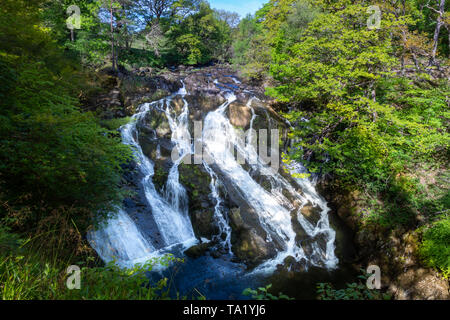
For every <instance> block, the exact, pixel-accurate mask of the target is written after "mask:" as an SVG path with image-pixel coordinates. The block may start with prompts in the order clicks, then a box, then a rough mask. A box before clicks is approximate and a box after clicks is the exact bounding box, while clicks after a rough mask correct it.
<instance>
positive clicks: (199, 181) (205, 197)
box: [138, 68, 301, 268]
mask: <svg viewBox="0 0 450 320" xmlns="http://www.w3.org/2000/svg"><path fill="white" fill-rule="evenodd" d="M141 72H142V73H145V74H147V73H148V72H147V71H146V70H141ZM229 72H230V71H229V70H225V71H224V70H215V69H213V68H211V69H205V70H201V71H199V72H190V71H189V70H185V71H183V74H184V75H183V76H182V77H179V78H178V81H179V80H180V79H183V82H184V83H185V85H186V90H187V92H188V94H187V95H186V96H184V99H185V100H186V101H187V103H188V104H189V120H190V123H189V127H190V131H191V134H193V132H192V131H193V130H192V128H193V121H202V120H204V118H205V117H206V115H207V114H208V113H209V112H211V111H214V110H216V109H217V108H218V107H219V106H220V105H222V104H223V103H224V102H225V101H226V100H225V98H224V97H223V95H222V94H220V92H221V89H220V88H219V87H218V86H217V84H216V83H214V80H215V79H217V80H218V82H219V83H220V84H219V86H225V87H229V88H235V86H236V82H235V81H234V80H233V79H232V78H231V77H229V76H228V75H229V74H231V73H229ZM169 78H170V77H169ZM172 80H173V79H172ZM172 80H170V81H172ZM158 81H159V80H158ZM161 81H162V80H161ZM170 81H169V80H168V79H165V80H164V83H166V84H167V83H170ZM179 82H180V81H179ZM157 85H160V84H158V83H156V84H155V86H157ZM239 87H240V88H242V89H239V90H237V91H236V92H235V94H236V96H237V100H236V101H235V102H234V103H232V104H231V105H230V106H229V108H228V110H227V111H228V113H229V118H230V122H231V123H232V124H233V125H234V126H235V127H237V128H239V129H242V130H247V129H249V127H250V121H251V119H252V116H253V113H252V111H251V109H250V108H249V107H247V106H246V104H247V102H248V100H249V98H250V96H251V94H248V93H245V92H243V90H244V88H249V87H248V86H247V85H245V84H242V85H239ZM162 89H163V90H166V89H170V90H171V92H176V91H177V90H178V89H179V88H169V87H168V86H167V85H166V86H162ZM249 89H251V88H249ZM152 92H153V93H152V94H155V93H156V90H154V89H152ZM162 96H164V94H161V97H162ZM153 97H154V96H153ZM149 99H153V98H152V97H150V98H149ZM184 103H185V102H184V101H183V98H182V97H180V96H178V97H175V98H174V99H172V101H171V110H173V111H172V112H173V113H174V114H173V115H174V116H178V115H179V114H180V113H181V112H182V110H183V106H184ZM251 106H252V107H253V108H254V112H255V114H256V118H255V121H254V123H253V125H254V129H256V130H258V129H269V130H270V129H271V128H278V127H280V126H283V124H282V123H280V122H279V121H278V120H276V119H273V118H272V116H271V113H270V110H268V109H267V108H266V107H265V104H263V103H262V102H260V101H258V100H253V102H252V105H251ZM165 109H166V106H159V107H158V106H157V105H156V104H155V105H154V107H152V109H151V110H150V112H148V114H147V115H146V117H145V119H144V121H142V124H139V126H138V131H139V143H140V145H141V147H142V150H143V152H144V154H145V155H146V156H147V157H149V158H150V159H151V161H152V162H154V169H155V175H154V177H153V182H154V184H155V186H156V188H157V190H158V191H159V192H160V193H163V192H164V188H165V184H166V182H167V178H168V175H169V172H170V169H171V168H172V166H173V161H172V159H171V155H172V151H173V148H174V145H173V143H172V141H171V136H172V132H171V129H170V125H169V123H168V119H167V116H166V114H165ZM244 167H245V168H246V170H250V168H249V166H248V165H247V166H244ZM214 171H215V172H216V174H218V175H219V173H218V169H217V168H215V170H214ZM179 178H180V183H181V184H182V185H183V186H184V188H185V189H186V191H187V194H188V197H189V214H190V218H191V222H192V226H193V229H194V233H195V235H196V237H197V238H206V239H208V240H213V239H216V238H217V236H219V233H220V231H219V227H218V224H217V221H216V218H215V210H214V209H215V206H216V204H217V203H216V200H215V199H214V198H213V197H212V196H211V187H210V183H211V177H210V175H209V173H208V172H207V171H206V169H205V168H204V167H203V165H196V164H181V165H180V166H179ZM220 178H221V181H222V182H223V186H222V187H221V188H220V190H219V191H220V193H221V198H222V199H223V205H224V207H225V211H226V212H227V213H228V219H229V224H230V227H231V228H232V232H231V244H232V250H233V253H234V255H235V257H236V258H237V259H238V260H239V261H241V262H244V263H246V264H247V266H248V267H250V268H252V267H255V266H257V265H258V264H260V263H261V262H263V261H265V260H267V259H270V258H273V257H275V256H276V253H277V250H281V249H283V248H282V247H281V245H280V243H283V241H282V240H280V239H273V238H272V239H270V241H269V237H268V235H267V233H266V231H265V230H264V229H263V228H262V226H261V222H260V221H259V217H258V213H257V212H255V210H254V209H253V208H252V207H251V206H249V204H248V203H247V201H246V200H245V198H244V197H243V196H242V195H241V191H240V190H239V186H237V185H234V184H233V183H231V181H226V179H225V178H224V177H220ZM254 178H255V179H256V180H258V179H259V178H258V177H254ZM263 180H264V179H263V178H262V177H260V179H259V180H258V181H261V183H265V184H266V187H267V191H268V192H271V188H272V187H271V184H270V182H269V181H263ZM300 228H301V227H300ZM300 228H299V229H300ZM216 244H217V243H216V241H212V242H211V243H208V244H205V243H204V244H201V245H199V246H196V247H193V248H191V249H190V250H188V252H186V254H187V255H190V256H192V257H198V256H201V255H204V254H205V253H206V252H210V251H211V250H209V249H210V247H211V246H215V245H216ZM211 252H212V253H211V254H213V253H214V254H218V252H219V251H217V250H215V251H211Z"/></svg>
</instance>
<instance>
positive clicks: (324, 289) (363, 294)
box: [317, 275, 391, 300]
mask: <svg viewBox="0 0 450 320" xmlns="http://www.w3.org/2000/svg"><path fill="white" fill-rule="evenodd" d="M358 278H359V279H361V280H360V281H359V282H357V283H356V282H354V283H347V286H346V288H344V289H339V290H337V289H334V288H333V286H332V285H331V283H318V284H317V294H318V299H319V300H390V299H391V297H390V296H389V295H388V294H383V293H381V292H380V291H379V290H375V289H368V288H367V285H366V281H367V279H368V275H360V276H359V277H358Z"/></svg>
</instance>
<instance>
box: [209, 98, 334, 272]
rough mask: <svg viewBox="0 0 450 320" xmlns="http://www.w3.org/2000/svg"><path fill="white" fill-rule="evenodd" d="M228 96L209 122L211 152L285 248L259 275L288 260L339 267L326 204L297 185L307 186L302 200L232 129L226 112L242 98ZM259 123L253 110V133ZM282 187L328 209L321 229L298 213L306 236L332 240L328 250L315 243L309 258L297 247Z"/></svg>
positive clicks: (312, 191) (311, 190) (270, 237)
mask: <svg viewBox="0 0 450 320" xmlns="http://www.w3.org/2000/svg"><path fill="white" fill-rule="evenodd" d="M225 95H226V98H227V101H226V102H225V103H224V104H223V105H222V106H220V107H219V108H218V109H217V110H216V111H213V112H210V113H209V114H208V115H207V116H206V118H205V124H204V129H203V142H204V144H205V148H206V151H207V153H208V155H209V157H210V158H211V160H212V161H213V162H214V164H215V165H216V166H217V167H218V168H219V169H220V171H221V173H222V174H224V175H225V176H226V177H227V178H228V179H229V181H231V182H232V183H233V185H234V187H235V188H236V189H237V190H239V192H240V194H242V195H243V196H244V197H245V199H246V201H247V203H248V204H249V205H250V206H251V207H252V208H253V209H254V210H255V212H257V214H258V219H259V222H260V224H261V226H262V227H263V229H264V230H265V231H266V233H267V235H268V239H267V241H272V240H275V241H277V242H278V244H279V245H281V247H282V248H283V249H282V250H281V251H280V252H278V254H277V256H276V257H275V258H274V259H272V260H269V261H266V262H265V263H263V264H262V265H260V266H259V267H258V268H257V269H256V271H257V272H258V271H262V272H270V271H273V270H275V268H276V266H277V265H278V264H280V263H282V262H283V260H284V259H285V258H286V257H288V256H292V257H294V258H295V259H296V260H297V261H302V260H304V261H306V262H308V263H310V264H312V265H319V266H323V265H325V266H327V267H329V268H333V267H335V265H336V263H337V258H336V257H335V255H334V247H333V246H334V240H335V233H334V231H333V230H332V229H331V228H330V226H329V223H328V210H327V208H326V205H324V204H323V202H320V198H319V197H318V195H317V193H316V191H315V189H314V188H313V187H312V186H311V184H310V183H309V184H308V183H307V182H302V181H297V183H299V185H300V186H301V187H303V186H304V187H305V188H304V189H302V191H303V192H304V194H305V196H302V195H300V194H299V193H298V192H297V191H296V190H295V189H294V188H293V187H292V186H291V185H290V184H289V183H288V182H287V181H286V180H285V179H284V178H283V177H282V176H281V175H279V174H278V173H276V172H274V171H273V170H272V169H271V168H270V167H268V166H267V165H266V164H264V163H263V162H262V160H261V159H260V158H259V155H258V154H257V153H256V150H255V148H253V147H252V146H251V145H250V144H247V146H245V142H243V141H241V140H240V139H241V138H240V137H239V136H238V135H237V134H236V130H235V129H234V127H233V126H232V125H231V123H230V121H229V119H228V117H227V116H226V112H225V111H226V109H227V107H228V106H229V105H230V104H231V103H232V102H234V101H235V100H236V97H235V95H234V94H233V93H231V92H229V91H226V92H225ZM253 99H254V98H250V100H249V102H248V103H247V107H250V108H251V101H252V100H253ZM254 119H255V113H254V110H253V109H252V120H251V128H250V129H253V121H254ZM251 134H252V130H250V137H249V138H250V139H249V140H252V137H251ZM230 145H231V147H230ZM233 148H236V149H237V150H238V153H240V155H241V156H243V157H244V159H245V160H247V161H248V163H250V164H251V166H252V169H253V170H255V171H258V172H259V173H260V174H263V175H264V176H266V177H268V179H269V180H270V182H271V185H272V192H268V191H266V190H265V189H264V188H263V187H262V186H261V185H260V184H258V183H257V182H256V181H255V180H254V179H253V178H252V176H251V175H250V173H249V172H247V171H246V170H244V168H243V167H242V166H241V165H240V164H239V163H238V162H237V159H236V158H235V156H234V154H233V152H232V150H233ZM282 188H285V189H287V190H288V191H289V192H290V193H291V195H292V196H294V197H295V198H297V199H298V200H299V201H300V203H302V204H303V205H304V204H306V203H307V202H308V200H310V201H311V202H312V203H313V204H318V205H320V206H321V208H322V207H323V210H322V213H321V219H320V221H319V222H318V224H317V225H316V226H313V225H312V224H311V223H310V222H309V221H307V220H306V219H304V218H303V216H302V214H301V213H300V210H301V208H300V209H298V211H297V212H296V215H297V218H298V221H299V223H300V224H301V226H302V227H303V229H304V231H305V232H306V233H307V234H308V235H309V236H310V237H314V236H317V235H318V234H319V233H321V234H323V235H324V236H325V237H326V238H327V246H326V248H325V250H324V249H323V248H321V247H320V246H319V245H318V244H317V243H313V244H312V247H313V253H312V254H311V255H310V256H307V255H306V254H305V252H304V250H303V248H302V247H301V246H299V245H297V244H296V241H295V237H296V233H295V232H294V230H293V226H292V221H291V209H292V205H291V204H290V201H289V200H288V199H287V198H286V197H285V196H284V195H283V194H282V191H281V190H282Z"/></svg>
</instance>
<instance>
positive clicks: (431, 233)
mask: <svg viewBox="0 0 450 320" xmlns="http://www.w3.org/2000/svg"><path fill="white" fill-rule="evenodd" d="M419 252H420V255H421V257H422V258H423V260H424V261H425V263H426V264H427V265H428V266H430V267H434V268H436V269H438V270H440V271H442V273H443V275H444V277H445V278H447V279H448V278H449V277H450V218H449V217H448V216H447V217H445V218H444V219H442V220H440V221H438V222H435V223H434V224H433V225H432V226H431V228H429V229H427V230H426V231H425V232H424V234H423V241H422V244H421V246H420V249H419Z"/></svg>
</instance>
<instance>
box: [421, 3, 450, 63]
mask: <svg viewBox="0 0 450 320" xmlns="http://www.w3.org/2000/svg"><path fill="white" fill-rule="evenodd" d="M425 7H426V8H428V9H430V10H431V11H433V12H434V13H435V14H436V28H435V30H434V35H433V49H432V51H431V57H430V65H436V64H437V63H436V53H437V48H438V44H439V34H440V32H441V28H442V27H443V26H445V27H447V29H448V28H449V27H448V24H446V21H447V20H446V19H448V16H446V13H445V0H435V4H434V6H432V5H430V1H428V3H427V4H425ZM449 37H450V34H449ZM449 41H450V38H449ZM449 45H450V42H449Z"/></svg>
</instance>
